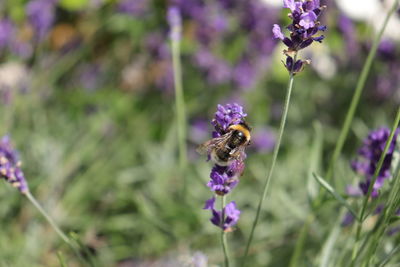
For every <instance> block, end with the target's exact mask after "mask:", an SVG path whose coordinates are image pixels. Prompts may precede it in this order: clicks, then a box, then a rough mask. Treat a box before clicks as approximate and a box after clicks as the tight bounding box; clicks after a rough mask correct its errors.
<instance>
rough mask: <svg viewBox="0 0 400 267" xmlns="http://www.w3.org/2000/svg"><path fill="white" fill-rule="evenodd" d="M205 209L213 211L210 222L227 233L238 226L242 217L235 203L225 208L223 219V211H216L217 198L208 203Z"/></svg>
mask: <svg viewBox="0 0 400 267" xmlns="http://www.w3.org/2000/svg"><path fill="white" fill-rule="evenodd" d="M204 209H207V210H211V211H212V217H211V219H210V221H211V222H212V223H213V224H214V225H216V226H218V227H220V228H221V229H222V230H224V231H225V232H231V231H232V230H233V229H232V227H233V226H235V225H236V224H237V222H238V220H239V217H240V210H239V209H237V207H236V203H235V202H234V201H232V202H230V203H229V204H227V205H226V206H225V207H224V211H223V215H224V216H223V217H224V218H222V211H220V210H216V209H215V197H213V198H211V199H209V200H207V201H206V204H205V206H204Z"/></svg>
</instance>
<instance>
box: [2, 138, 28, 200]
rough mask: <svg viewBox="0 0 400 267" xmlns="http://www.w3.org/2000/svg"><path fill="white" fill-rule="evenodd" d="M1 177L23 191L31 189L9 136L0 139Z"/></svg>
mask: <svg viewBox="0 0 400 267" xmlns="http://www.w3.org/2000/svg"><path fill="white" fill-rule="evenodd" d="M0 177H1V178H4V179H6V181H7V182H9V183H11V184H12V185H13V186H14V187H16V188H18V190H19V191H20V192H21V193H27V192H28V190H29V189H28V185H27V183H26V180H25V176H24V173H23V172H22V170H21V162H20V161H19V159H18V155H17V152H16V151H15V150H14V148H13V147H12V145H11V142H10V138H9V137H8V136H4V137H2V138H1V139H0Z"/></svg>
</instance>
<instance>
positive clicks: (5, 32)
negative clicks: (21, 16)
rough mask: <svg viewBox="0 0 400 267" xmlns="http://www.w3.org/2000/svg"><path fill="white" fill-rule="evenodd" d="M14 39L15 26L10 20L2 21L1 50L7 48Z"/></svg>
mask: <svg viewBox="0 0 400 267" xmlns="http://www.w3.org/2000/svg"><path fill="white" fill-rule="evenodd" d="M13 38H14V25H13V24H12V22H11V21H10V20H9V19H1V20H0V49H3V48H5V47H7V46H8V45H9V44H10V42H11V40H12V39H13Z"/></svg>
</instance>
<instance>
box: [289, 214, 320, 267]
mask: <svg viewBox="0 0 400 267" xmlns="http://www.w3.org/2000/svg"><path fill="white" fill-rule="evenodd" d="M312 221H314V215H313V214H311V213H310V214H309V215H308V216H307V219H306V221H305V222H304V224H303V227H302V228H301V230H300V235H299V237H298V238H297V241H296V246H295V249H294V252H293V255H292V258H291V259H290V263H289V267H296V266H298V262H299V259H300V256H301V252H302V251H303V246H304V243H305V241H306V238H307V233H308V230H309V228H310V225H311V222H312Z"/></svg>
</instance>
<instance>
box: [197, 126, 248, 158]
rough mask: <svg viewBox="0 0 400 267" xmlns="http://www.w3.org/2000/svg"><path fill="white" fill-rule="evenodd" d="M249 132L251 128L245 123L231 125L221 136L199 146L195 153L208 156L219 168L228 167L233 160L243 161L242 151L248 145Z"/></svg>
mask: <svg viewBox="0 0 400 267" xmlns="http://www.w3.org/2000/svg"><path fill="white" fill-rule="evenodd" d="M250 132H251V128H250V126H249V125H248V124H247V123H246V122H242V123H239V124H235V125H231V126H229V128H228V130H227V132H226V133H225V134H223V135H222V136H220V137H216V138H213V139H211V140H208V141H207V142H205V143H203V144H201V145H199V146H198V148H197V152H198V153H200V154H207V155H209V157H210V159H211V160H212V161H214V162H215V163H216V164H218V165H220V166H228V165H230V164H231V163H232V161H233V160H239V161H243V160H244V157H245V154H244V149H245V148H246V147H247V146H248V145H250V140H251V135H250Z"/></svg>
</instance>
